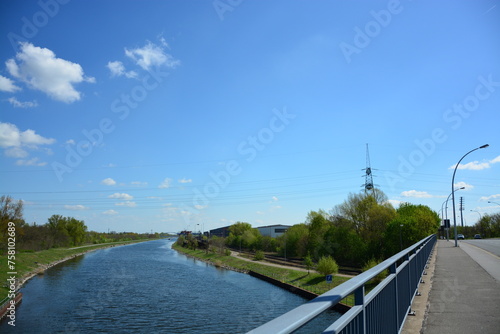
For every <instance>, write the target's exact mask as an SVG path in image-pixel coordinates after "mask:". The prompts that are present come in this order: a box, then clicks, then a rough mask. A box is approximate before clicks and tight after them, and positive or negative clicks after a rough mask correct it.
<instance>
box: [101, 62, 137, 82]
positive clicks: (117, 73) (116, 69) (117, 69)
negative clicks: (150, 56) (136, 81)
mask: <svg viewBox="0 0 500 334" xmlns="http://www.w3.org/2000/svg"><path fill="white" fill-rule="evenodd" d="M106 67H107V68H108V69H109V71H110V72H111V76H112V77H121V76H125V77H127V78H137V72H135V71H126V70H125V66H124V65H123V63H122V62H121V61H118V60H117V61H110V62H108V65H106Z"/></svg>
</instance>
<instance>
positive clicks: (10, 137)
mask: <svg viewBox="0 0 500 334" xmlns="http://www.w3.org/2000/svg"><path fill="white" fill-rule="evenodd" d="M55 142H56V140H55V139H52V138H44V137H42V136H40V135H38V134H36V133H35V131H33V130H31V129H28V130H26V131H22V132H21V131H19V129H18V128H17V126H15V125H14V124H11V123H0V147H4V148H5V147H21V146H37V145H50V144H53V143H55Z"/></svg>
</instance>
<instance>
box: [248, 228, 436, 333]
mask: <svg viewBox="0 0 500 334" xmlns="http://www.w3.org/2000/svg"><path fill="white" fill-rule="evenodd" d="M435 243H436V235H430V236H428V237H427V238H425V239H422V240H421V241H419V242H417V243H415V244H414V245H413V246H410V247H408V248H406V249H405V250H402V251H401V252H399V253H397V254H396V255H394V256H392V257H390V258H388V259H387V260H385V261H384V262H382V263H380V264H378V265H377V266H375V267H373V268H372V269H370V270H367V271H365V272H364V273H362V274H359V275H358V276H355V277H353V278H351V279H350V280H348V281H347V282H344V283H343V284H341V285H339V286H337V287H335V288H333V289H332V290H330V291H328V292H326V293H324V294H322V295H321V296H318V297H317V298H315V299H313V300H311V301H309V302H308V303H305V304H302V305H300V306H299V307H297V308H295V309H293V310H291V311H289V312H287V313H285V314H283V315H281V316H279V317H277V318H275V319H273V320H271V321H269V322H267V323H265V324H263V325H262V326H260V327H258V328H256V329H254V330H252V331H250V332H249V333H252V334H261V333H262V334H267V333H291V332H293V331H294V330H296V329H298V328H300V327H301V326H302V325H304V324H306V323H307V322H309V321H311V320H313V319H314V318H315V317H316V316H318V315H319V314H321V313H322V312H324V311H326V310H327V309H329V308H331V307H332V306H334V305H336V304H337V303H339V302H340V301H341V300H342V299H344V298H345V297H347V296H349V295H351V294H354V300H355V302H354V304H355V305H354V306H353V307H352V308H351V309H350V310H349V311H348V312H346V313H345V314H343V315H342V316H341V317H340V318H339V319H338V320H336V321H335V322H334V323H333V324H332V325H330V326H329V327H328V328H327V329H325V331H324V332H323V333H332V334H333V333H346V334H347V333H356V334H358V333H359V334H365V333H399V332H400V331H401V329H402V327H403V324H404V322H405V320H406V317H407V316H408V314H410V313H411V303H412V301H413V298H414V297H415V295H416V294H417V292H418V284H419V283H420V280H421V278H422V275H423V274H424V273H425V268H426V265H427V262H428V260H429V258H430V255H431V253H432V250H433V248H434V245H435ZM386 269H389V275H388V276H387V277H386V278H385V279H384V280H383V281H382V282H380V283H379V284H378V285H377V286H376V287H375V288H374V289H373V290H371V291H370V292H369V293H368V294H365V285H366V284H367V283H368V282H369V281H370V280H371V279H373V278H374V277H375V276H377V275H378V274H380V273H381V272H383V271H384V270H386Z"/></svg>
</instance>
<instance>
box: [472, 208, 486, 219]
mask: <svg viewBox="0 0 500 334" xmlns="http://www.w3.org/2000/svg"><path fill="white" fill-rule="evenodd" d="M470 211H471V212H477V214H478V215H479V220H481V218H483V217H482V216H481V212H479V211H477V210H470Z"/></svg>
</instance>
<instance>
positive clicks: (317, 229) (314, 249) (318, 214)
mask: <svg viewBox="0 0 500 334" xmlns="http://www.w3.org/2000/svg"><path fill="white" fill-rule="evenodd" d="M306 224H307V225H308V227H309V239H308V243H307V251H308V253H309V254H312V255H313V258H315V259H319V258H320V257H321V256H323V255H328V254H330V253H331V249H326V247H325V233H326V232H327V231H328V229H329V228H330V226H331V223H330V221H328V219H327V218H326V212H324V211H323V210H319V211H311V212H309V214H308V217H307V221H306Z"/></svg>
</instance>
